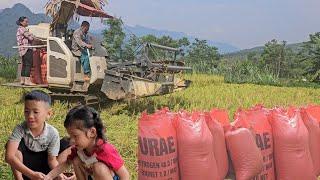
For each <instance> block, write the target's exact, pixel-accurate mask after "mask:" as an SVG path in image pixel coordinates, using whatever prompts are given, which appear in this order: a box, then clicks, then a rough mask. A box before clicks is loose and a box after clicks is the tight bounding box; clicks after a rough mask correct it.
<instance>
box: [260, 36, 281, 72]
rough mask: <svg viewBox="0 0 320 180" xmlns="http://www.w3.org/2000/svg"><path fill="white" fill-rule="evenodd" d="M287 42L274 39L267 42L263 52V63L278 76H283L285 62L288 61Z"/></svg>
mask: <svg viewBox="0 0 320 180" xmlns="http://www.w3.org/2000/svg"><path fill="white" fill-rule="evenodd" d="M285 47H286V42H285V41H283V42H281V43H278V41H277V40H275V39H273V40H271V41H269V42H268V43H267V44H265V47H264V50H263V53H262V59H261V60H262V63H261V64H262V65H263V66H265V67H266V68H267V69H268V71H270V72H271V73H272V74H273V75H274V76H276V77H277V78H279V77H282V76H283V71H284V64H285V61H286V55H285V53H286V50H285Z"/></svg>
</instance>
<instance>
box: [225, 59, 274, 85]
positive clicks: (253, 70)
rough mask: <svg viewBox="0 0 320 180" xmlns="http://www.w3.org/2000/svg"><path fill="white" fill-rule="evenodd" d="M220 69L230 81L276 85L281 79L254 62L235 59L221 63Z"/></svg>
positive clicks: (226, 80)
mask: <svg viewBox="0 0 320 180" xmlns="http://www.w3.org/2000/svg"><path fill="white" fill-rule="evenodd" d="M219 70H220V71H221V74H223V75H224V79H225V82H228V83H253V84H265V85H276V84H278V82H279V79H278V78H277V77H276V76H274V75H273V74H272V73H270V72H268V71H267V70H266V69H261V68H259V67H258V66H257V65H256V64H255V63H254V62H252V61H249V60H246V61H233V62H232V63H230V62H229V63H220V64H219Z"/></svg>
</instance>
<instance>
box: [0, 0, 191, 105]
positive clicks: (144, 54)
mask: <svg viewBox="0 0 320 180" xmlns="http://www.w3.org/2000/svg"><path fill="white" fill-rule="evenodd" d="M103 6H104V4H103V3H102V2H101V1H100V0H51V1H49V2H48V3H47V5H46V13H47V15H49V16H51V17H52V22H51V23H50V24H45V23H41V24H38V25H31V26H29V27H28V28H29V30H30V32H31V33H32V34H34V35H35V36H36V38H37V39H41V41H40V42H41V43H40V44H39V43H38V44H36V45H34V46H32V47H33V48H37V51H34V58H36V59H37V61H39V62H40V64H41V65H39V66H41V73H40V74H41V79H42V82H41V83H40V84H38V85H36V86H24V85H20V84H19V83H7V84H4V85H5V86H10V87H19V88H46V89H48V90H49V91H50V92H51V93H50V95H51V97H52V99H53V100H56V99H65V100H68V101H71V100H76V101H77V102H79V103H82V104H96V103H100V102H103V101H105V100H108V99H110V100H122V99H132V98H140V97H146V96H153V95H163V94H168V93H172V92H174V91H176V90H181V89H184V88H186V87H188V86H189V84H190V82H189V81H186V80H183V79H182V78H180V77H181V74H182V72H183V71H186V70H191V68H189V67H184V63H183V61H178V60H177V58H178V57H179V54H180V52H181V51H180V50H179V49H175V48H171V47H165V46H161V45H156V44H150V43H146V44H143V45H142V46H141V49H140V51H139V52H140V53H139V54H138V55H137V56H136V58H135V60H134V61H130V62H128V61H123V62H115V61H113V60H112V59H110V58H109V57H108V53H107V51H106V49H105V48H104V47H103V45H102V43H100V42H93V47H94V49H91V50H90V67H91V79H90V82H86V81H84V73H83V70H82V67H81V64H80V60H79V58H78V57H76V56H74V55H73V54H72V52H71V43H72V35H73V32H74V30H72V29H68V23H69V22H70V21H71V19H73V17H75V16H76V17H78V16H84V17H91V18H92V17H96V18H101V19H104V18H113V17H112V16H111V15H108V14H107V13H106V12H104V11H103V9H102V7H103ZM159 49H160V50H159ZM155 51H156V52H159V51H162V52H165V53H162V54H168V53H169V54H170V53H171V56H170V57H172V58H171V59H169V60H168V58H165V59H162V60H159V59H157V58H154V57H155V56H153V58H151V56H149V53H150V52H155ZM154 54H156V53H153V55H154ZM166 57H169V56H166ZM34 61H35V60H34ZM39 71H40V70H39Z"/></svg>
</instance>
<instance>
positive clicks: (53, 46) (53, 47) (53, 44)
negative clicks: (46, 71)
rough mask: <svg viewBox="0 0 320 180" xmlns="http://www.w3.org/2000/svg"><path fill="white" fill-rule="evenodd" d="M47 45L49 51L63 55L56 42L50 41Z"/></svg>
mask: <svg viewBox="0 0 320 180" xmlns="http://www.w3.org/2000/svg"><path fill="white" fill-rule="evenodd" d="M49 44H50V51H53V52H57V53H61V54H64V55H65V53H64V51H63V50H62V49H61V47H60V46H59V44H58V43H57V42H55V41H53V40H50V41H49Z"/></svg>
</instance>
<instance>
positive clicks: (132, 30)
mask: <svg viewBox="0 0 320 180" xmlns="http://www.w3.org/2000/svg"><path fill="white" fill-rule="evenodd" d="M102 31H103V29H98V30H95V31H93V32H94V33H95V34H101V32H102ZM124 31H125V33H126V34H128V35H130V34H134V35H136V36H137V37H141V36H145V35H148V34H152V35H154V36H156V37H160V36H170V37H172V38H173V39H180V38H183V37H187V38H188V39H189V41H190V42H193V41H194V40H195V38H196V37H193V36H190V35H188V34H186V33H183V32H175V31H168V30H157V29H153V28H148V27H144V26H140V25H136V26H128V25H125V26H124ZM207 42H208V44H209V45H210V46H215V47H217V48H218V50H219V52H220V53H222V54H225V53H231V52H235V51H239V48H237V47H235V46H233V45H230V44H227V43H221V42H215V41H212V40H207Z"/></svg>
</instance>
